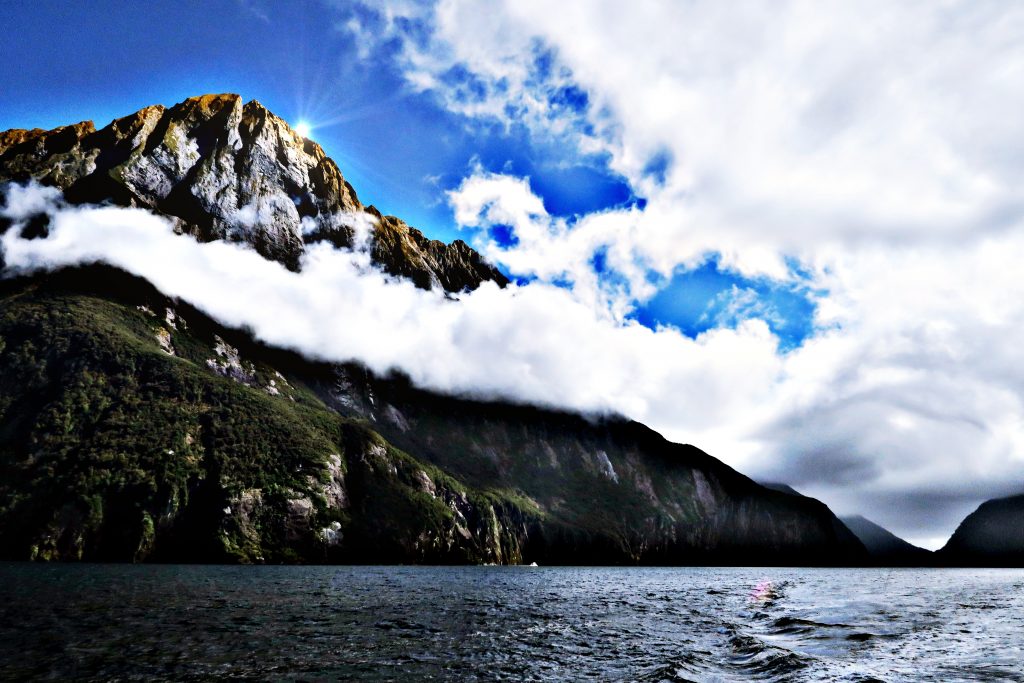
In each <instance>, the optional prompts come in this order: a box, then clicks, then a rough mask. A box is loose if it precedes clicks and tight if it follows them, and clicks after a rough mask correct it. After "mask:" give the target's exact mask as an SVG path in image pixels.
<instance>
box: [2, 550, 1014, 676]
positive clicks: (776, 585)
mask: <svg viewBox="0 0 1024 683" xmlns="http://www.w3.org/2000/svg"><path fill="white" fill-rule="evenodd" d="M1022 650H1024V571H1019V570H916V569H895V570H884V569H883V570H879V569H849V570H835V569H732V568H728V569H715V568H712V569H707V568H699V569H696V568H684V569H671V568H658V569H636V568H607V569H605V568H547V567H541V568H525V567H201V566H173V565H170V566H121V565H30V564H0V680H18V679H24V678H52V679H55V680H63V679H69V678H77V679H82V678H93V679H111V678H116V679H120V680H152V679H154V678H157V679H159V678H165V679H166V678H172V679H209V678H216V677H232V678H245V677H248V678H261V679H262V678H271V679H278V680H280V679H286V680H287V679H302V680H309V679H314V680H316V679H368V680H369V679H373V680H380V679H383V680H389V679H390V680H408V679H431V678H432V679H438V680H482V679H487V680H494V679H510V680H522V679H532V680H571V679H579V678H583V677H596V678H599V679H604V680H608V679H611V680H644V681H687V680H693V681H747V680H751V679H755V680H766V681H819V680H820V681H825V680H827V681H873V680H881V681H904V680H922V681H979V680H982V681H1024V651H1022Z"/></svg>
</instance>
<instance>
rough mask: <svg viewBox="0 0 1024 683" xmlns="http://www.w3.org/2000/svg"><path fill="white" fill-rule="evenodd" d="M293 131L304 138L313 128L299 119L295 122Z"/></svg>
mask: <svg viewBox="0 0 1024 683" xmlns="http://www.w3.org/2000/svg"><path fill="white" fill-rule="evenodd" d="M295 132H296V133H298V134H299V135H301V136H302V137H304V138H308V137H309V134H310V133H312V132H313V129H312V128H311V127H310V125H309V124H308V123H306V122H305V121H299V122H298V123H296V124H295Z"/></svg>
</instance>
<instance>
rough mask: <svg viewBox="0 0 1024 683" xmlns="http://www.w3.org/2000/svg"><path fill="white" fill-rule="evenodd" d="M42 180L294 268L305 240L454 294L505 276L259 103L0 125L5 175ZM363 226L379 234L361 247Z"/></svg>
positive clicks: (197, 101) (1, 174)
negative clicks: (366, 198) (358, 179)
mask: <svg viewBox="0 0 1024 683" xmlns="http://www.w3.org/2000/svg"><path fill="white" fill-rule="evenodd" d="M30 178H34V179H35V180H36V181H38V182H41V183H43V184H47V185H54V186H57V187H59V188H61V189H62V190H64V192H65V196H66V198H67V199H68V201H71V202H74V203H99V202H113V203H115V204H120V205H123V206H138V207H145V208H148V209H151V210H154V211H158V212H160V213H162V214H164V215H166V216H168V217H171V218H173V219H174V220H175V222H176V225H177V228H178V229H179V230H180V231H181V232H183V233H189V234H192V235H194V236H195V237H197V238H199V239H201V240H205V241H209V240H216V239H225V240H231V241H236V242H242V243H246V244H249V245H251V246H252V247H253V248H255V249H256V250H257V251H258V252H259V253H260V254H262V255H263V256H265V257H266V258H269V259H272V260H275V261H278V262H280V263H283V264H284V265H286V266H287V267H289V268H291V269H293V270H294V269H298V268H299V263H300V259H301V256H302V254H303V251H304V248H305V244H307V243H310V242H313V241H319V240H328V241H330V242H331V243H333V244H335V245H337V246H341V247H352V246H354V245H359V246H365V247H366V248H368V249H370V252H371V255H372V257H373V260H374V261H375V262H376V263H377V264H378V265H379V266H381V267H382V268H383V269H384V270H386V271H387V272H389V273H391V274H394V275H400V276H405V277H409V278H411V279H412V280H414V281H415V282H416V284H417V285H419V286H421V287H424V288H429V287H437V288H443V289H445V290H448V291H453V292H454V291H461V290H464V289H474V288H476V287H477V286H479V284H480V283H481V282H483V281H487V280H493V281H496V282H497V283H498V284H500V285H504V284H505V283H506V282H507V280H506V279H505V277H504V276H503V275H502V274H501V273H500V272H498V271H497V269H495V268H494V267H493V266H491V265H489V264H487V263H486V262H484V260H483V259H482V257H481V256H480V255H479V254H478V253H477V252H475V251H474V250H472V249H471V248H469V246H467V245H466V244H465V243H464V242H461V241H456V242H455V243H453V244H450V245H449V244H444V243H442V242H438V241H436V240H430V239H427V238H426V237H424V236H423V234H422V233H420V232H419V231H418V230H415V229H414V228H410V227H409V226H408V225H406V224H405V223H404V222H402V221H401V220H399V219H397V218H394V217H392V216H382V215H381V214H380V212H379V211H377V210H376V209H375V208H374V207H372V206H371V207H364V206H363V205H362V204H361V203H360V201H359V198H358V196H357V195H356V192H355V190H354V189H353V188H352V186H351V185H349V184H348V182H346V180H345V178H344V177H343V176H342V173H341V171H340V170H339V169H338V166H337V164H335V163H334V161H332V160H331V159H330V158H329V157H327V155H326V154H325V153H324V151H323V149H322V148H321V147H320V146H319V145H318V144H316V143H315V142H313V141H311V140H309V139H307V138H304V137H302V136H301V135H299V134H298V133H296V132H295V131H294V130H292V129H291V128H290V127H289V126H288V124H287V123H285V121H284V120H283V119H281V118H279V117H278V116H275V115H274V114H272V113H271V112H270V111H268V110H267V109H266V108H265V107H264V106H263V105H261V104H260V103H259V102H257V101H255V100H253V101H251V102H247V103H243V101H242V98H241V97H239V96H238V95H232V94H225V95H203V96H200V97H192V98H189V99H187V100H185V101H184V102H181V103H180V104H177V105H175V106H173V107H170V108H165V107H163V106H160V105H156V106H152V107H146V108H144V109H141V110H139V111H137V112H135V113H134V114H131V115H130V116H126V117H123V118H120V119H117V120H115V121H112V122H111V123H110V124H109V125H107V126H106V127H104V128H102V129H100V130H96V128H95V126H94V125H93V123H92V122H91V121H84V122H82V123H77V124H74V125H70V126H64V127H61V128H55V129H53V130H49V131H46V130H41V129H34V130H19V129H15V130H9V131H6V132H3V133H0V180H14V181H26V180H28V179H30ZM361 226H366V227H367V228H368V231H369V232H370V233H371V238H370V239H369V241H368V243H367V244H365V245H362V244H360V240H359V235H357V231H358V229H359V228H360V227H361Z"/></svg>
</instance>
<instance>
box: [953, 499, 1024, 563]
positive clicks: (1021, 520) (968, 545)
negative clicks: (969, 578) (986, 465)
mask: <svg viewBox="0 0 1024 683" xmlns="http://www.w3.org/2000/svg"><path fill="white" fill-rule="evenodd" d="M937 555H938V557H939V558H940V559H941V561H942V562H943V563H944V564H948V565H955V566H965V567H975V566H978V567H996V566H1007V567H1024V494H1022V495H1018V496H1010V497H1008V498H996V499H994V500H989V501H986V502H984V503H982V504H981V505H980V506H978V509H977V510H975V511H974V512H972V513H971V514H969V515H967V517H966V518H964V521H962V522H961V523H960V526H959V527H957V529H956V531H955V532H953V535H952V537H950V539H949V541H948V542H947V543H946V545H945V546H943V547H942V548H941V549H939V550H938V551H937Z"/></svg>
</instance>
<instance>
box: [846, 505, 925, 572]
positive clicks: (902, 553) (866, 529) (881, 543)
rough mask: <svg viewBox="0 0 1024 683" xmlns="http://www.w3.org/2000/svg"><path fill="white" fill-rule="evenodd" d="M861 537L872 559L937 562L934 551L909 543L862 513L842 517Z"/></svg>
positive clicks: (917, 563) (901, 562)
mask: <svg viewBox="0 0 1024 683" xmlns="http://www.w3.org/2000/svg"><path fill="white" fill-rule="evenodd" d="M840 520H842V522H843V524H845V525H846V526H847V528H849V529H850V531H852V532H853V533H854V535H856V536H857V538H859V539H860V541H861V543H863V544H864V547H865V548H867V549H868V554H870V555H871V557H872V559H874V560H876V561H877V562H878V563H880V564H886V565H910V566H922V565H923V566H929V565H932V564H934V563H935V559H934V553H932V552H931V551H930V550H925V549H924V548H919V547H918V546H916V545H913V544H912V543H907V542H906V541H904V540H903V539H902V538H900V537H899V536H897V535H896V534H894V533H892V532H891V531H889V530H888V529H886V528H884V527H882V526H880V525H878V524H875V523H874V522H872V521H871V520H869V519H866V518H864V517H862V516H860V515H854V516H852V517H840Z"/></svg>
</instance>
